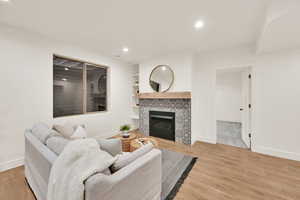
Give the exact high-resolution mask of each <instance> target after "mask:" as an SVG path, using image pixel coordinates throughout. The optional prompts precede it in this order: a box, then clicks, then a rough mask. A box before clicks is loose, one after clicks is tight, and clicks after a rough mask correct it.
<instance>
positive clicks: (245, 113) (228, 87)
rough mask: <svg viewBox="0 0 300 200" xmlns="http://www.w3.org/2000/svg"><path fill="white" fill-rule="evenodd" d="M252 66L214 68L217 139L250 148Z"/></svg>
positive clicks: (223, 142) (220, 141)
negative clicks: (215, 70)
mask: <svg viewBox="0 0 300 200" xmlns="http://www.w3.org/2000/svg"><path fill="white" fill-rule="evenodd" d="M251 78H252V77H251V68H250V67H241V68H228V69H218V70H217V72H216V94H215V106H216V132H217V143H218V144H225V145H231V146H234V147H239V148H245V149H251Z"/></svg>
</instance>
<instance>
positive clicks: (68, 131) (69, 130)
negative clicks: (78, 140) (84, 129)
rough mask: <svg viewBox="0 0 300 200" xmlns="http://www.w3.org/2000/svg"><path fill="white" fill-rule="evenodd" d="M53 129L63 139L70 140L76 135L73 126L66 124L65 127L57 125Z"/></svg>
mask: <svg viewBox="0 0 300 200" xmlns="http://www.w3.org/2000/svg"><path fill="white" fill-rule="evenodd" d="M53 129H54V130H56V131H57V132H59V133H60V134H61V135H62V136H63V137H65V138H68V139H70V138H71V136H72V135H73V133H74V128H73V125H71V124H69V123H66V124H64V125H58V124H55V125H54V126H53Z"/></svg>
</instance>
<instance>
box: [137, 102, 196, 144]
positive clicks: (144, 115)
mask: <svg viewBox="0 0 300 200" xmlns="http://www.w3.org/2000/svg"><path fill="white" fill-rule="evenodd" d="M150 110H151V111H165V112H174V113H175V141H176V142H179V143H183V144H191V100H190V99H140V116H139V117H140V120H139V121H140V122H139V130H140V131H141V133H143V134H144V135H146V136H149V111H150Z"/></svg>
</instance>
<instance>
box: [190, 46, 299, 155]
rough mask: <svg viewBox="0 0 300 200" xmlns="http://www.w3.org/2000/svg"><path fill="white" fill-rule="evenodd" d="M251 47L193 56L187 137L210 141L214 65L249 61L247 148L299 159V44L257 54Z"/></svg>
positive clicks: (213, 130)
mask: <svg viewBox="0 0 300 200" xmlns="http://www.w3.org/2000/svg"><path fill="white" fill-rule="evenodd" d="M252 52H253V51H252V50H251V48H239V49H233V50H226V51H219V52H211V53H206V54H199V55H198V56H196V57H195V61H194V65H193V89H192V94H193V99H192V110H193V112H192V120H193V121H192V123H193V125H192V134H193V137H192V138H193V141H195V140H202V141H207V142H212V143H215V142H216V124H215V123H214V122H215V119H216V107H215V104H214V98H215V95H214V94H215V90H216V80H215V77H216V69H221V68H226V67H228V68H230V67H245V66H252V71H253V73H252V88H253V90H252V104H253V118H252V129H253V133H252V139H253V150H254V151H256V152H261V153H266V154H270V155H275V156H281V157H285V158H290V159H295V160H300V146H299V142H298V141H300V135H299V134H298V133H299V132H300V123H299V122H298V121H299V116H300V106H299V105H300V104H299V102H300V87H299V85H300V76H299V74H300V67H299V65H300V50H294V51H286V52H276V53H272V54H266V55H262V56H257V55H255V54H254V53H252ZM195 82H198V83H199V84H194V83H195Z"/></svg>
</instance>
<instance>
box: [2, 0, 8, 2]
mask: <svg viewBox="0 0 300 200" xmlns="http://www.w3.org/2000/svg"><path fill="white" fill-rule="evenodd" d="M0 1H2V2H9V1H10V0H0Z"/></svg>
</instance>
